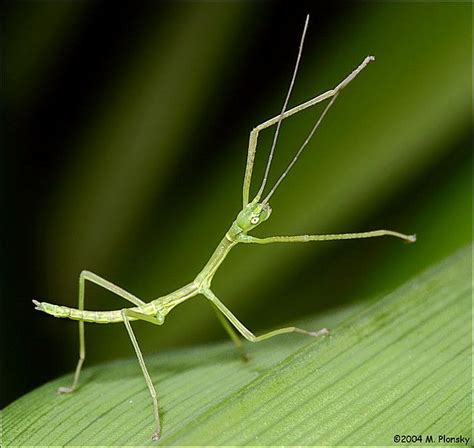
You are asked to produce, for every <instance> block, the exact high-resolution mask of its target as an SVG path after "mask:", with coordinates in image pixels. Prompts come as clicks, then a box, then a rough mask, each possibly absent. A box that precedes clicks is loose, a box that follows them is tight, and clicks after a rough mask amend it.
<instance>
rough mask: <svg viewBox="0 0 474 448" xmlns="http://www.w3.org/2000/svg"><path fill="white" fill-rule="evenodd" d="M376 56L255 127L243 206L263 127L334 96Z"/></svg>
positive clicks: (248, 153)
mask: <svg viewBox="0 0 474 448" xmlns="http://www.w3.org/2000/svg"><path fill="white" fill-rule="evenodd" d="M374 60H375V58H374V57H373V56H367V57H366V58H365V59H364V60H363V61H362V63H361V64H360V65H359V66H358V67H357V68H356V69H355V70H354V71H353V72H352V73H351V74H350V75H349V76H347V77H346V78H344V79H343V80H342V81H341V82H340V83H339V84H338V85H337V86H336V87H335V88H334V89H332V90H328V91H327V92H324V93H322V94H320V95H318V96H316V97H314V98H312V99H310V100H308V101H306V102H305V103H302V104H300V105H298V106H295V107H293V108H292V109H289V110H287V111H285V112H284V113H283V114H281V115H277V116H276V117H273V118H271V119H270V120H267V121H265V122H264V123H261V124H259V125H258V126H257V127H255V128H254V129H253V130H252V132H250V138H249V146H248V150H247V165H246V167H245V176H244V184H243V206H244V207H245V206H246V205H247V204H248V203H249V194H250V183H251V181H252V172H253V166H254V162H255V153H256V151H257V140H258V133H259V132H260V131H262V130H263V129H266V128H268V127H270V126H273V125H274V124H277V123H278V122H279V121H281V120H284V119H285V118H288V117H291V116H292V115H294V114H296V113H298V112H301V111H302V110H304V109H307V108H308V107H311V106H314V105H315V104H318V103H320V102H321V101H324V100H326V99H328V98H331V97H333V96H334V95H336V94H338V93H339V92H340V91H341V90H342V89H343V88H344V87H346V86H347V84H349V83H350V82H351V81H352V80H353V79H354V78H355V77H356V76H357V75H358V74H359V73H360V72H361V71H362V70H363V69H364V68H365V67H366V66H367V65H368V64H369V63H370V62H371V61H374Z"/></svg>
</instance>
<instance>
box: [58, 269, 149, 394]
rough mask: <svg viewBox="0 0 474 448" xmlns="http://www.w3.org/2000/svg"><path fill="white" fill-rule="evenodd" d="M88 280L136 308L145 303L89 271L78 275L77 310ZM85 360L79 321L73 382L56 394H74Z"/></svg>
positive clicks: (82, 302)
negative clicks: (77, 354) (77, 347)
mask: <svg viewBox="0 0 474 448" xmlns="http://www.w3.org/2000/svg"><path fill="white" fill-rule="evenodd" d="M86 280H88V281H90V282H92V283H95V284H96V285H99V286H101V287H102V288H105V289H107V290H109V291H111V292H113V293H114V294H116V295H118V296H120V297H123V298H124V299H125V300H128V301H129V302H132V303H133V304H134V305H136V306H140V305H143V304H144V303H145V302H143V301H142V300H140V299H139V298H138V297H135V296H134V295H133V294H130V293H129V292H127V291H125V290H124V289H122V288H120V287H118V286H117V285H114V284H113V283H111V282H109V281H107V280H105V279H103V278H102V277H99V276H98V275H97V274H94V273H93V272H89V271H82V272H81V273H80V275H79V305H78V309H79V310H83V309H84V294H85V281H86ZM85 358H86V341H85V336H84V322H83V321H79V360H78V361H77V366H76V371H75V373H74V380H73V382H72V385H71V386H69V387H60V388H59V389H58V394H66V393H71V392H74V390H75V389H76V388H77V385H78V384H79V376H80V374H81V369H82V365H83V364H84V359H85Z"/></svg>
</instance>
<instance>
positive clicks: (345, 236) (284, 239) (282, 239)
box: [240, 230, 416, 244]
mask: <svg viewBox="0 0 474 448" xmlns="http://www.w3.org/2000/svg"><path fill="white" fill-rule="evenodd" d="M378 236H395V237H397V238H401V239H402V240H405V241H407V242H408V243H414V242H415V241H416V235H405V234H403V233H399V232H394V231H392V230H372V231H371V232H361V233H337V234H333V235H295V236H270V237H267V238H255V237H253V236H250V235H242V236H241V239H240V241H241V242H242V243H256V244H271V243H308V242H310V241H333V240H355V239H358V238H374V237H378Z"/></svg>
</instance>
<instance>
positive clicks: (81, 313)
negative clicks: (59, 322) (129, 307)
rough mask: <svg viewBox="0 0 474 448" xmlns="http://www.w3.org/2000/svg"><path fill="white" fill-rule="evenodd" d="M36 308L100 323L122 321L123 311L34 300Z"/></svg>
mask: <svg viewBox="0 0 474 448" xmlns="http://www.w3.org/2000/svg"><path fill="white" fill-rule="evenodd" d="M33 303H34V304H35V305H36V309H37V310H40V311H43V312H44V313H46V314H51V316H54V317H62V318H66V319H72V320H82V321H83V322H95V323H98V324H109V323H114V322H122V321H123V319H122V313H121V311H120V310H116V311H86V310H78V309H76V308H69V307H67V306H61V305H53V304H51V303H46V302H41V303H40V302H38V301H36V300H33Z"/></svg>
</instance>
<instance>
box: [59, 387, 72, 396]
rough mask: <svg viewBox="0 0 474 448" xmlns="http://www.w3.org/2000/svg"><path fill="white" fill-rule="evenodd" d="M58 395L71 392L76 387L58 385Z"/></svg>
mask: <svg viewBox="0 0 474 448" xmlns="http://www.w3.org/2000/svg"><path fill="white" fill-rule="evenodd" d="M56 392H57V394H58V395H63V394H70V393H71V392H74V389H73V388H72V387H64V386H61V387H58V390H57V391H56Z"/></svg>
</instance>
